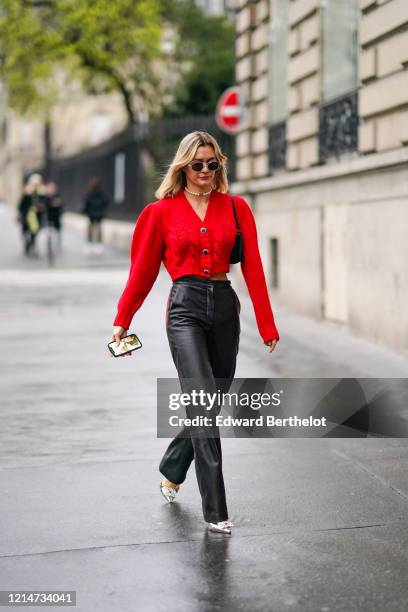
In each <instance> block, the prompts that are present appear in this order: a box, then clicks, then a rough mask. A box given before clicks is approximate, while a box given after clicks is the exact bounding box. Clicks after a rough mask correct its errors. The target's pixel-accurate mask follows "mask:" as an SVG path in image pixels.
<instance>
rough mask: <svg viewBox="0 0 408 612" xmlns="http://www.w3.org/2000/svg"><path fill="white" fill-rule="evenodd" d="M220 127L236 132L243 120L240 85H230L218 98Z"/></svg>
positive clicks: (232, 132) (216, 116)
mask: <svg viewBox="0 0 408 612" xmlns="http://www.w3.org/2000/svg"><path fill="white" fill-rule="evenodd" d="M215 119H216V121H217V124H218V127H219V128H220V129H221V130H222V131H223V132H227V134H236V133H237V132H238V131H239V129H240V127H241V122H242V101H241V95H240V91H239V87H229V88H228V89H226V90H225V91H224V93H223V94H222V96H221V97H220V99H219V100H218V104H217V108H216V110H215Z"/></svg>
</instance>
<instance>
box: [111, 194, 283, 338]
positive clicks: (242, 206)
mask: <svg viewBox="0 0 408 612" xmlns="http://www.w3.org/2000/svg"><path fill="white" fill-rule="evenodd" d="M234 202H235V210H236V213H237V217H238V220H239V224H240V227H241V232H242V240H243V245H244V257H243V261H242V262H241V270H242V274H243V276H244V279H245V282H246V285H247V287H248V291H249V295H250V297H251V300H252V304H253V308H254V313H255V318H256V322H257V325H258V330H259V333H260V335H261V337H262V339H263V341H264V343H265V344H267V343H268V342H269V341H270V340H273V339H279V333H278V330H277V329H276V326H275V321H274V316H273V313H272V307H271V304H270V300H269V295H268V290H267V286H266V281H265V274H264V270H263V266H262V261H261V257H260V254H259V248H258V237H257V230H256V225H255V219H254V216H253V214H252V211H251V208H250V207H249V205H248V204H247V202H246V201H245V200H244V198H241V197H240V196H234ZM235 236H236V224H235V218H234V213H233V210H232V205H231V200H230V196H229V195H228V194H226V193H221V192H220V191H212V192H211V195H210V199H209V202H208V206H207V211H206V215H205V218H204V220H203V221H202V220H201V219H200V217H199V216H198V215H197V213H196V212H195V210H194V209H193V207H192V206H191V204H190V202H189V201H188V200H187V198H186V196H185V193H184V190H183V189H182V190H180V191H179V192H178V193H177V194H176V195H175V196H174V197H168V198H163V199H161V200H157V201H156V202H151V203H150V204H147V206H145V208H144V209H143V210H142V212H141V213H140V215H139V217H138V219H137V223H136V227H135V230H134V233H133V239H132V245H131V251H130V259H131V265H130V272H129V278H128V281H127V284H126V287H125V289H124V291H123V293H122V295H121V297H120V299H119V302H118V311H117V315H116V318H115V320H114V325H120V326H122V327H123V328H124V329H128V328H129V326H130V324H131V321H132V318H133V315H134V314H135V312H136V311H137V310H138V309H139V308H140V307H141V305H142V304H143V302H144V300H145V298H146V297H147V295H148V293H149V292H150V290H151V288H152V286H153V284H154V282H155V280H156V278H157V275H158V273H159V270H160V265H161V262H163V263H164V266H165V268H166V269H167V271H168V273H169V274H170V276H171V278H172V280H174V279H176V278H178V277H179V276H184V275H186V274H197V275H199V276H202V277H204V278H209V277H210V276H212V275H213V274H216V273H217V272H229V270H230V263H229V259H230V255H231V250H232V247H233V244H234V241H235Z"/></svg>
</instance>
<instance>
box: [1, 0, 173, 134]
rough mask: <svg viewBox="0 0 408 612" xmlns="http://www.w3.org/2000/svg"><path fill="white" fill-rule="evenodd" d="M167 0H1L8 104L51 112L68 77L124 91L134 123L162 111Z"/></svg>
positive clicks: (93, 87)
mask: <svg viewBox="0 0 408 612" xmlns="http://www.w3.org/2000/svg"><path fill="white" fill-rule="evenodd" d="M160 11H161V2H160V0H114V1H112V0H81V1H80V2H77V1H75V0H2V6H1V8H0V71H1V77H2V79H3V80H4V82H5V83H6V88H7V92H8V100H9V104H10V105H11V106H12V107H13V108H15V109H16V110H17V111H19V112H21V113H23V114H25V113H29V112H34V113H35V112H42V113H43V114H46V112H47V109H49V108H50V107H51V106H52V105H53V104H55V102H56V100H57V99H58V92H59V86H58V82H59V80H60V75H61V74H67V75H68V76H69V77H70V78H73V79H80V80H81V82H82V84H83V87H84V90H85V91H86V92H88V93H93V94H98V93H106V92H109V91H119V92H120V93H121V95H122V97H123V101H124V104H125V107H126V110H127V114H128V119H129V122H132V121H134V120H135V118H136V115H137V112H138V111H146V110H147V111H149V112H154V111H155V110H156V109H157V106H158V105H157V90H158V88H159V85H160V81H159V78H158V76H157V74H156V70H155V69H154V66H155V62H156V60H157V58H158V57H159V56H160V33H161V21H162V18H161V12H160Z"/></svg>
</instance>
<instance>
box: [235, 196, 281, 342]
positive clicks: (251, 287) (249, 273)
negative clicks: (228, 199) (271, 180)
mask: <svg viewBox="0 0 408 612" xmlns="http://www.w3.org/2000/svg"><path fill="white" fill-rule="evenodd" d="M234 200H235V202H236V203H237V213H238V219H239V221H240V225H241V233H242V241H243V246H244V256H243V260H242V262H241V270H242V275H243V277H244V280H245V283H246V285H247V287H248V292H249V295H250V297H251V301H252V305H253V308H254V313H255V318H256V322H257V325H258V330H259V333H260V335H261V337H262V339H263V341H264V344H267V343H268V342H269V341H270V340H279V332H278V330H277V328H276V325H275V320H274V316H273V312H272V307H271V303H270V299H269V294H268V289H267V285H266V279H265V273H264V269H263V265H262V260H261V256H260V253H259V246H258V233H257V229H256V224H255V218H254V215H253V213H252V210H251V208H250V206H249V204H248V203H247V202H246V201H245V200H244V198H241V197H238V196H234Z"/></svg>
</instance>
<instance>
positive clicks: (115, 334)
mask: <svg viewBox="0 0 408 612" xmlns="http://www.w3.org/2000/svg"><path fill="white" fill-rule="evenodd" d="M126 335H127V329H124V328H123V327H121V326H120V325H115V327H114V328H113V331H112V336H111V339H110V342H116V346H119V344H120V340H121V338H123V337H124V336H126ZM109 355H110V356H111V357H113V355H112V353H111V352H110V351H109ZM127 355H129V356H130V355H132V353H126V354H125V355H119V357H127Z"/></svg>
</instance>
